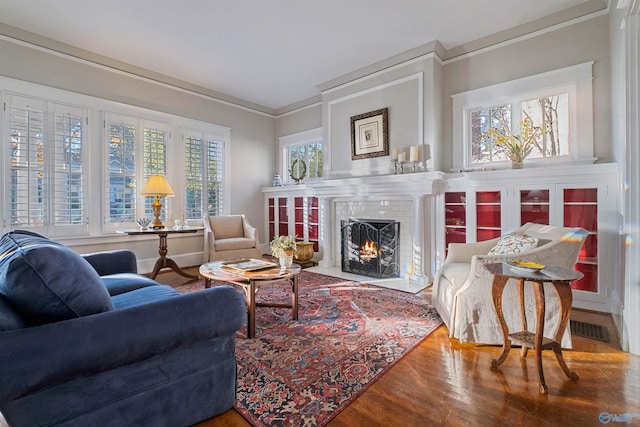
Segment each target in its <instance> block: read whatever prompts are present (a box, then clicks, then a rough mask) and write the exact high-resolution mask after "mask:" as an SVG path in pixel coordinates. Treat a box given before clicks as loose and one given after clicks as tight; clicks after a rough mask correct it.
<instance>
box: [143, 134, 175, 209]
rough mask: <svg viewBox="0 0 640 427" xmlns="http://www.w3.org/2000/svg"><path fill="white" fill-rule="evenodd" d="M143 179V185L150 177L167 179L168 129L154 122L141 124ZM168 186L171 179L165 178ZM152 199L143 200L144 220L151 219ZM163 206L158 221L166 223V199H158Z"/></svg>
mask: <svg viewBox="0 0 640 427" xmlns="http://www.w3.org/2000/svg"><path fill="white" fill-rule="evenodd" d="M143 138H144V141H143V156H144V165H143V178H144V182H143V183H141V187H140V188H141V189H142V186H144V183H146V182H147V180H148V179H149V177H151V176H152V175H162V176H164V177H167V143H168V140H169V129H168V127H167V126H165V125H163V124H162V123H155V122H143ZM167 178H168V179H167V180H168V181H169V185H171V179H170V178H169V177H167ZM153 201H154V199H153V198H152V197H147V198H145V200H144V216H145V217H146V218H153V208H152V206H151V205H152V204H153ZM160 201H161V202H162V204H163V205H164V206H163V208H162V213H161V215H160V219H162V220H163V221H166V220H167V218H168V207H167V198H166V197H163V198H161V199H160Z"/></svg>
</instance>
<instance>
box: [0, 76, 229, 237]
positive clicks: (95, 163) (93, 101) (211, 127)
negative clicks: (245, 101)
mask: <svg viewBox="0 0 640 427" xmlns="http://www.w3.org/2000/svg"><path fill="white" fill-rule="evenodd" d="M8 94H12V95H16V96H20V97H25V98H34V99H37V100H40V101H43V102H45V103H54V104H60V105H65V106H68V107H73V108H78V109H82V110H85V111H86V112H87V122H86V123H87V129H86V132H87V134H86V138H87V141H86V143H87V146H86V147H84V148H83V157H84V158H85V159H86V160H87V163H86V165H85V166H86V170H85V173H86V174H87V176H86V180H85V182H84V185H85V186H86V189H87V191H86V194H88V195H89V197H90V199H88V200H89V201H88V203H87V210H86V216H87V221H85V223H84V224H83V227H85V229H84V232H83V233H81V234H74V236H73V238H79V239H84V238H86V237H105V236H113V234H114V231H115V229H116V228H123V227H125V225H124V224H120V226H119V227H109V224H108V215H109V205H108V203H106V202H107V201H108V198H109V195H108V173H109V171H108V165H107V159H108V146H106V144H105V141H106V139H105V138H106V135H107V130H106V122H105V114H107V113H109V114H112V115H116V116H119V117H129V118H132V119H135V120H137V121H138V123H141V122H143V121H145V120H148V121H152V122H157V123H164V124H166V125H167V127H168V130H169V132H170V136H169V141H168V149H167V159H168V162H169V163H170V164H171V165H172V167H170V168H169V169H168V170H167V178H168V180H169V182H170V184H171V186H172V188H173V189H174V192H176V197H173V198H169V199H168V200H167V202H168V203H167V207H168V208H169V209H170V210H169V211H168V212H169V218H174V217H175V218H180V217H181V216H182V212H183V210H184V206H182V202H181V200H182V184H183V183H184V177H183V175H182V174H181V171H182V170H183V167H182V165H181V164H180V162H182V161H183V158H184V151H183V145H182V143H181V140H180V138H179V137H177V136H179V135H181V134H182V132H181V131H182V129H183V128H190V129H199V130H201V131H203V132H205V133H209V134H214V135H219V137H220V140H221V141H224V154H223V155H224V159H225V170H224V176H223V179H224V182H223V187H224V196H223V197H224V207H223V208H224V209H225V210H228V209H230V197H231V174H230V170H229V167H228V165H229V162H230V161H231V128H229V127H225V126H221V125H218V124H215V123H210V122H204V121H201V120H197V119H193V118H188V117H183V116H177V115H174V114H169V113H165V112H162V111H156V110H151V109H148V108H144V107H138V106H135V105H129V104H124V103H121V102H117V101H111V100H108V99H104V98H98V97H95V96H91V95H85V94H80V93H74V92H71V91H68V90H64V89H57V88H53V87H50V86H46V85H42V84H38V83H31V82H26V81H22V80H18V79H13V78H10V77H5V76H0V98H1V99H2V100H3V101H4V100H5V96H6V95H8ZM8 121H9V119H8V115H7V114H6V112H4V111H3V114H2V116H1V117H0V131H1V133H0V134H1V135H2V137H0V140H2V141H3V143H7V142H6V141H5V137H6V135H5V134H6V130H7V129H8ZM140 129H142V128H140ZM141 149H142V148H141V147H138V146H136V150H141ZM7 156H8V154H7V152H6V150H3V152H0V173H2V174H3V180H2V185H0V196H2V198H3V200H6V197H5V196H6V195H7V191H9V189H8V188H7V181H6V175H7V174H8V169H7V165H6V162H7V161H8V160H7ZM138 159H140V156H138ZM138 159H136V161H138ZM174 163H177V167H175V168H174V167H173V165H174ZM105 169H106V170H105ZM89 171H91V172H89ZM2 221H3V224H2V230H3V232H6V231H8V230H9V229H10V226H9V225H8V216H7V212H6V208H5V209H4V210H3V212H2ZM53 228H55V227H54V226H52V229H53ZM58 231H59V233H60V236H59V237H60V238H62V239H64V238H65V237H67V236H69V237H70V235H69V234H68V232H65V230H62V229H58ZM55 232H56V231H55V230H52V231H51V232H47V234H48V235H50V236H54V235H55V234H54V233H55Z"/></svg>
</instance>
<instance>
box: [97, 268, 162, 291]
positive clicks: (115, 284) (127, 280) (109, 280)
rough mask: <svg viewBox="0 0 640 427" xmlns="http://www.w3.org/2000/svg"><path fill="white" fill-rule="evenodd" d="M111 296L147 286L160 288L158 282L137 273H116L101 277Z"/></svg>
mask: <svg viewBox="0 0 640 427" xmlns="http://www.w3.org/2000/svg"><path fill="white" fill-rule="evenodd" d="M100 279H102V283H104V285H105V286H106V287H107V290H108V291H109V294H110V295H111V296H114V295H120V294H123V293H125V292H130V291H133V290H136V289H139V288H146V287H147V286H158V282H156V281H155V280H152V279H150V278H148V277H146V276H141V275H139V274H136V273H116V274H108V275H106V276H100Z"/></svg>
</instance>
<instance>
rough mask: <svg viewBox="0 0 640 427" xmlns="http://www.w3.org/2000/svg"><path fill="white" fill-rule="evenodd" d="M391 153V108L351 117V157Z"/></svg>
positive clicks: (365, 157) (380, 155)
mask: <svg viewBox="0 0 640 427" xmlns="http://www.w3.org/2000/svg"><path fill="white" fill-rule="evenodd" d="M388 155H389V109H388V108H383V109H381V110H375V111H371V112H369V113H364V114H359V115H357V116H353V117H351V159H352V160H359V159H368V158H371V157H382V156H388Z"/></svg>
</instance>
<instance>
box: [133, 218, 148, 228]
mask: <svg viewBox="0 0 640 427" xmlns="http://www.w3.org/2000/svg"><path fill="white" fill-rule="evenodd" d="M136 223H137V224H138V225H139V226H140V230H146V229H147V228H148V227H149V224H151V220H150V219H147V218H140V219H137V220H136Z"/></svg>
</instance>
